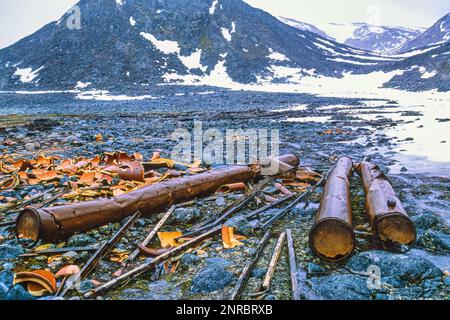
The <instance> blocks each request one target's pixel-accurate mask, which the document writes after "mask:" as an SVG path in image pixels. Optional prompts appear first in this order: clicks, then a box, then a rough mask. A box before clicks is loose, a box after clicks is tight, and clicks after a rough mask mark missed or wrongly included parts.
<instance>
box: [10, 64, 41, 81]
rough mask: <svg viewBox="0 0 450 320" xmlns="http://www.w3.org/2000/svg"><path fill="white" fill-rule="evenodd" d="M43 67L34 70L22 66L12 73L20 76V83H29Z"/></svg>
mask: <svg viewBox="0 0 450 320" xmlns="http://www.w3.org/2000/svg"><path fill="white" fill-rule="evenodd" d="M43 68H44V66H42V67H40V68H39V69H36V70H34V71H33V69H32V68H23V69H21V68H16V72H14V75H15V76H20V81H21V82H22V83H29V82H32V81H33V80H34V79H35V78H36V77H37V76H38V75H39V71H41V70H42V69H43Z"/></svg>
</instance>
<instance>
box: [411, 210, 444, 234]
mask: <svg viewBox="0 0 450 320" xmlns="http://www.w3.org/2000/svg"><path fill="white" fill-rule="evenodd" d="M412 221H413V222H414V225H415V227H416V228H417V229H423V230H427V229H430V228H433V227H435V226H438V225H439V224H441V223H442V222H441V219H440V218H439V217H438V216H436V215H435V214H432V213H424V214H421V215H417V216H415V217H412Z"/></svg>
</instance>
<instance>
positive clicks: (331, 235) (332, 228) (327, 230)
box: [309, 157, 355, 261]
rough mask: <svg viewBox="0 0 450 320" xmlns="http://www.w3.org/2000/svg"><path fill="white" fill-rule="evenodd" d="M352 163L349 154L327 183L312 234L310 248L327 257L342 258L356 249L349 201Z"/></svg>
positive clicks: (332, 258) (339, 160) (328, 258)
mask: <svg viewBox="0 0 450 320" xmlns="http://www.w3.org/2000/svg"><path fill="white" fill-rule="evenodd" d="M352 166H353V163H352V159H350V158H348V157H341V158H339V159H338V161H337V162H336V165H335V167H334V169H333V170H332V171H331V173H330V175H329V177H328V179H327V181H326V183H325V187H324V190H323V193H322V198H321V201H320V207H319V210H318V212H317V215H316V222H315V223H314V225H313V227H312V228H311V231H310V233H309V244H310V247H311V249H312V250H313V251H314V253H316V254H317V255H318V256H319V257H320V258H322V259H324V260H329V261H340V260H343V259H345V258H347V257H348V256H349V255H350V254H351V253H352V252H353V250H354V248H355V234H354V231H353V228H352V209H351V202H350V176H351V174H352Z"/></svg>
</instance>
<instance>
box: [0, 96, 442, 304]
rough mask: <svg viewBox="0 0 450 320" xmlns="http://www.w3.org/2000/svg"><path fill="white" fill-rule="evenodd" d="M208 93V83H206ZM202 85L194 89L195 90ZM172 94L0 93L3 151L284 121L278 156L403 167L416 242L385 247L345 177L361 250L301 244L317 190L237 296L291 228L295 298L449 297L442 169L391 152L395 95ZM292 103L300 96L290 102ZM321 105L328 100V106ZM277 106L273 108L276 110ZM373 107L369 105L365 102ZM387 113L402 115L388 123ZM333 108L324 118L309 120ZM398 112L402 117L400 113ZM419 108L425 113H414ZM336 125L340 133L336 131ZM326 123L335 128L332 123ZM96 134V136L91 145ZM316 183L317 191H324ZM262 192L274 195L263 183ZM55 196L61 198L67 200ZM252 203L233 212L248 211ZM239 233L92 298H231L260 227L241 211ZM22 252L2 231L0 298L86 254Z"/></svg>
mask: <svg viewBox="0 0 450 320" xmlns="http://www.w3.org/2000/svg"><path fill="white" fill-rule="evenodd" d="M213 91H214V90H213ZM198 92H200V91H198ZM198 92H197V94H192V93H190V92H187V91H182V93H183V95H181V94H178V95H168V96H166V97H164V99H155V100H143V101H122V102H98V101H79V100H72V99H71V98H70V97H69V96H67V95H53V96H50V95H21V96H19V95H14V94H2V96H1V98H0V99H1V101H2V103H1V105H0V141H12V142H13V143H3V144H2V145H1V146H0V152H2V153H8V154H17V155H20V156H21V157H35V156H36V155H37V154H39V153H45V154H56V155H61V156H64V157H74V156H76V155H83V156H94V155H96V154H99V153H102V152H105V151H116V150H123V151H127V152H135V151H138V152H141V153H143V154H144V156H145V157H146V158H148V157H149V156H150V155H151V154H152V152H153V151H154V150H158V149H159V150H161V151H162V153H163V154H166V155H169V154H170V151H171V148H172V147H173V146H174V143H175V142H174V141H171V140H170V134H171V133H172V132H173V131H174V130H175V129H176V128H187V129H189V130H192V127H193V120H200V121H203V127H204V129H205V130H206V129H208V128H218V129H219V130H225V129H227V128H229V129H237V128H243V129H246V128H255V129H258V128H267V129H279V130H280V136H281V137H280V138H281V153H282V154H283V153H287V152H289V151H295V152H297V153H299V154H300V156H301V161H302V165H305V166H309V167H310V168H312V169H316V170H326V169H327V168H329V167H330V166H331V165H332V163H333V159H335V157H336V156H339V155H348V156H350V157H352V158H353V159H354V160H355V161H359V160H362V159H363V158H364V157H365V156H368V157H369V158H370V159H371V160H372V161H373V162H375V163H377V164H379V165H380V167H382V168H383V169H384V171H385V172H386V173H388V174H389V171H390V168H391V167H393V166H396V167H398V166H400V167H401V170H400V173H396V174H389V178H390V179H391V180H392V183H393V185H394V188H395V189H396V190H397V191H398V194H399V197H400V199H401V200H402V202H403V204H404V206H405V208H406V209H407V211H408V213H409V214H410V216H411V218H412V219H413V221H414V223H415V226H416V228H417V242H416V245H415V247H414V248H413V250H411V251H409V252H408V253H405V254H396V253H389V252H385V251H382V250H381V248H380V246H379V244H377V243H376V242H374V241H373V239H372V237H371V236H370V228H369V225H368V222H367V219H366V216H365V210H364V195H363V191H362V185H361V183H360V181H359V178H358V177H357V176H356V174H355V176H354V177H353V178H352V209H353V215H354V226H355V229H356V230H357V249H356V251H355V252H354V254H353V255H352V257H351V258H350V259H348V260H347V261H344V262H341V263H326V262H323V261H320V260H319V259H317V258H316V257H315V256H314V255H313V254H312V252H311V250H310V249H309V246H308V232H309V229H310V227H311V226H312V224H313V222H314V214H315V212H316V210H317V207H318V202H319V199H320V192H318V193H316V194H314V195H313V196H312V198H311V203H310V204H309V206H308V207H307V208H306V209H305V208H304V204H300V205H299V206H297V207H296V208H294V209H293V210H292V211H291V213H290V214H289V215H287V216H286V217H285V218H284V219H283V220H281V221H279V222H277V223H276V224H275V225H274V237H273V238H272V239H271V241H270V243H269V245H268V246H267V248H266V250H265V254H264V256H263V258H262V259H260V261H259V262H258V265H257V266H256V268H255V269H254V271H253V272H252V277H251V279H250V281H249V284H248V286H247V288H246V290H245V292H244V293H243V298H244V299H252V298H254V296H253V295H252V293H253V292H254V290H255V289H256V288H257V287H258V286H259V285H260V284H261V281H262V277H263V276H264V274H265V271H266V269H267V266H268V263H269V259H270V256H271V254H272V251H273V248H274V246H275V242H276V238H277V237H276V235H277V233H279V232H281V231H282V230H284V228H286V227H290V228H291V229H292V231H293V237H294V242H295V249H296V258H297V264H298V266H299V272H298V279H299V281H300V284H301V294H302V299H375V300H382V299H448V298H449V297H450V290H449V285H450V277H449V273H448V271H449V269H448V268H449V265H450V257H449V253H450V228H449V220H450V219H449V210H448V208H449V204H450V187H449V186H450V184H449V177H448V176H447V177H445V176H439V175H438V174H432V175H418V174H415V173H414V172H413V171H412V170H410V168H408V167H407V166H403V165H402V163H399V160H397V158H396V156H397V153H396V151H393V150H394V149H395V147H396V146H398V145H399V144H400V143H401V142H402V141H399V139H396V138H392V137H390V136H387V135H386V134H385V133H384V131H385V130H387V129H392V128H395V127H397V126H402V124H403V123H405V122H409V121H414V119H411V115H410V114H409V115H408V114H404V115H402V114H401V113H400V111H396V108H397V107H398V105H396V103H395V102H394V101H386V102H385V103H383V104H382V105H380V106H378V107H376V108H377V109H378V111H377V112H378V115H379V116H378V117H375V118H374V119H372V120H367V119H366V120H364V119H363V118H364V117H361V116H360V115H363V114H367V111H365V108H364V106H365V104H364V100H360V99H337V98H320V97H315V96H310V95H305V94H267V93H257V92H254V93H247V92H226V91H217V89H216V90H215V92H214V93H208V94H199V93H198ZM343 104H345V105H348V106H352V108H354V110H358V111H357V112H353V113H352V114H349V113H348V112H347V111H346V109H340V108H337V107H336V108H335V107H334V106H337V105H343ZM294 105H306V107H304V108H303V107H302V108H292V106H294ZM324 107H325V108H324ZM274 110H277V111H274ZM371 110H372V111H370V112H371V113H373V108H371ZM391 115H395V116H400V120H395V121H393V120H392V119H391ZM317 116H329V117H330V118H329V119H328V121H326V122H322V121H320V119H319V120H318V118H312V119H311V120H312V121H308V122H302V121H301V120H300V121H299V120H298V119H301V118H305V117H317ZM402 117H404V120H403V118H402ZM413 117H420V115H417V114H416V115H413ZM337 129H338V130H337ZM327 130H330V131H327ZM98 133H101V134H102V135H103V137H104V142H103V143H100V144H99V143H95V142H94V137H95V136H96V135H97V134H98ZM44 189H45V187H43V186H31V187H27V188H25V189H23V190H22V191H21V192H20V194H17V193H16V194H14V195H12V194H8V191H5V192H2V193H1V195H3V196H6V197H8V196H15V197H17V198H20V197H23V196H25V195H26V194H35V193H37V192H39V191H42V190H44ZM319 191H320V190H319ZM265 192H266V193H267V194H269V195H275V194H276V190H274V188H273V187H272V186H268V187H267V188H266V189H265ZM239 195H240V194H239V193H232V194H226V195H214V196H211V197H209V198H205V199H198V200H196V201H195V202H193V203H191V204H190V205H189V206H185V207H181V208H177V209H176V211H175V212H174V215H173V217H172V218H171V219H170V221H169V222H168V224H167V225H166V226H165V227H164V230H166V231H172V230H180V231H182V230H184V228H186V227H187V226H189V225H192V224H194V223H196V222H199V221H201V220H203V219H205V218H207V217H208V216H211V215H213V214H216V213H218V212H219V211H220V210H221V209H223V208H224V207H225V206H226V205H227V204H228V203H231V202H232V201H233V200H235V199H236V198H237V197H238V196H239ZM62 203H63V201H62V200H59V201H58V202H56V204H62ZM257 206H258V204H257V203H256V202H253V203H251V204H250V205H249V208H247V209H245V210H243V211H242V212H241V213H240V215H241V216H242V214H244V213H245V212H248V211H249V210H251V209H255V208H256V207H257ZM157 220H158V216H154V217H150V218H146V219H140V220H138V223H136V224H135V226H134V227H133V228H132V229H131V230H130V231H129V233H128V234H127V235H126V236H125V237H124V239H123V240H122V241H121V242H120V244H119V245H118V248H119V249H122V250H133V249H134V244H135V243H137V242H139V241H140V240H142V239H143V238H144V237H145V235H146V233H147V232H148V231H149V230H150V229H151V228H152V227H153V225H154V223H155V222H156V221H157ZM237 220H238V221H237V222H236V224H235V226H236V228H237V230H236V233H238V234H243V235H245V236H247V237H248V238H247V240H244V241H243V243H244V245H243V246H238V247H236V248H234V249H228V250H225V249H223V246H222V243H221V240H220V238H219V237H215V238H214V239H213V240H212V241H211V242H210V244H209V246H207V247H206V248H205V249H204V252H197V254H185V255H183V256H182V257H181V258H180V263H179V265H178V268H177V269H176V270H175V272H173V273H166V272H165V271H164V270H161V268H160V270H157V271H155V272H153V273H149V274H146V275H144V276H142V277H140V278H139V279H137V280H134V281H132V282H129V283H127V284H126V285H124V286H122V287H119V288H117V289H114V290H112V291H110V292H108V293H107V294H105V295H103V296H100V297H98V298H97V299H181V298H185V299H226V298H228V297H229V295H230V292H231V290H232V288H233V284H234V283H235V281H236V279H237V277H238V276H239V274H240V272H241V270H242V268H243V265H244V264H245V263H246V262H247V261H249V259H250V258H251V256H252V254H253V253H254V251H255V247H256V245H257V243H258V242H259V240H260V239H261V237H262V232H255V231H254V230H252V226H251V225H250V224H249V223H248V221H246V220H245V219H237ZM119 227H120V224H110V225H107V226H103V227H101V228H99V229H96V230H92V231H89V232H87V233H86V234H79V235H74V236H72V237H71V238H69V239H68V240H67V241H66V243H65V245H66V246H85V245H91V244H99V243H100V242H101V241H103V240H106V239H108V238H109V236H110V235H111V234H112V233H113V232H114V231H115V230H117V229H118V228H119ZM24 251H25V249H24V248H23V247H22V246H21V243H19V241H18V240H16V239H15V238H14V237H13V236H12V230H11V228H10V227H3V228H0V261H1V262H2V263H1V265H2V266H0V299H29V298H31V296H30V295H29V294H28V293H27V292H26V291H25V290H24V289H23V288H22V287H21V286H20V285H17V286H14V287H13V286H12V276H13V273H14V272H16V271H21V270H29V269H42V268H48V269H50V270H51V271H56V270H58V269H59V268H60V267H62V266H63V265H65V264H68V263H74V264H78V265H82V264H83V263H84V262H86V261H87V259H88V258H89V255H90V254H89V253H87V252H82V253H75V252H69V253H67V254H64V255H63V256H62V257H60V258H59V259H55V260H54V261H50V262H49V261H48V260H47V258H46V257H37V258H27V259H25V258H20V257H18V256H19V255H20V254H21V253H23V252H24ZM370 265H376V266H378V267H379V268H380V270H381V286H378V287H377V288H373V287H372V286H370V285H369V286H368V281H370V280H371V279H370V276H368V275H367V274H366V272H367V269H368V267H369V266H370ZM118 266H119V265H118V264H117V263H115V262H112V261H109V259H104V260H103V261H102V262H101V263H100V266H99V267H98V268H97V269H96V270H95V272H94V273H92V274H91V275H90V276H89V277H88V279H86V280H85V281H83V282H82V283H81V286H80V287H79V288H78V290H77V291H76V292H73V293H72V294H71V295H69V296H68V298H70V299H80V296H81V294H82V293H83V292H86V291H88V290H90V289H92V288H93V287H94V284H95V281H94V282H93V281H92V280H96V281H98V282H105V281H107V280H109V279H111V278H112V273H114V272H115V271H116V270H117V269H118ZM260 298H263V299H289V298H290V287H289V273H288V264H287V252H286V250H283V252H282V255H281V259H280V263H279V265H278V267H277V269H276V273H275V277H274V279H273V282H272V284H271V287H270V290H269V291H268V292H267V293H266V294H265V295H263V296H261V297H260Z"/></svg>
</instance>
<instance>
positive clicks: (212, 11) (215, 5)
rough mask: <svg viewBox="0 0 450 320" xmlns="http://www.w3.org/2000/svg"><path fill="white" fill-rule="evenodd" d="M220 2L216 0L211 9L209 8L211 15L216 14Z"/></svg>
mask: <svg viewBox="0 0 450 320" xmlns="http://www.w3.org/2000/svg"><path fill="white" fill-rule="evenodd" d="M218 2H219V1H218V0H214V1H213V3H212V5H211V7H210V8H209V14H214V12H216V8H217V3H218Z"/></svg>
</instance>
